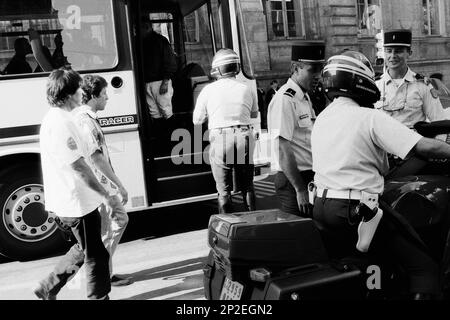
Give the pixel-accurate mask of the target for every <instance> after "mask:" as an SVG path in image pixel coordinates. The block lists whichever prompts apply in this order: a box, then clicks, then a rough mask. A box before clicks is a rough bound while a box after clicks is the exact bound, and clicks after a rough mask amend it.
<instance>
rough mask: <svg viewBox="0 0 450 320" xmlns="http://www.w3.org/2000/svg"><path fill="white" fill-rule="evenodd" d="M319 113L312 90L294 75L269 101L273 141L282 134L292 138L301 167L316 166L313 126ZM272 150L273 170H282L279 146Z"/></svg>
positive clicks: (297, 160) (290, 139) (269, 123)
mask: <svg viewBox="0 0 450 320" xmlns="http://www.w3.org/2000/svg"><path fill="white" fill-rule="evenodd" d="M315 118H316V115H315V113H314V110H313V108H312V104H311V100H310V99H309V97H308V94H304V93H303V91H302V89H301V88H300V87H299V86H298V85H297V84H296V83H295V82H294V81H293V80H291V79H289V80H288V81H287V82H286V84H284V85H283V86H281V88H280V89H279V90H278V91H277V92H276V93H275V95H274V96H273V98H272V101H271V102H270V104H269V110H268V113H267V126H268V129H269V134H270V137H271V139H272V141H276V140H275V139H277V138H278V137H283V138H284V139H286V140H288V141H290V142H291V146H292V150H293V152H294V156H295V161H296V163H297V168H298V170H300V171H305V170H311V169H312V157H311V130H312V127H313V123H314V120H315ZM274 149H275V150H274V152H272V161H271V167H272V170H276V171H281V168H280V164H279V151H278V146H275V147H274Z"/></svg>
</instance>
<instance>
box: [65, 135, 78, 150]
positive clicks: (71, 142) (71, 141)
mask: <svg viewBox="0 0 450 320" xmlns="http://www.w3.org/2000/svg"><path fill="white" fill-rule="evenodd" d="M67 147H68V148H69V149H70V150H77V149H78V146H77V143H76V142H75V140H74V139H73V138H72V137H69V139H67Z"/></svg>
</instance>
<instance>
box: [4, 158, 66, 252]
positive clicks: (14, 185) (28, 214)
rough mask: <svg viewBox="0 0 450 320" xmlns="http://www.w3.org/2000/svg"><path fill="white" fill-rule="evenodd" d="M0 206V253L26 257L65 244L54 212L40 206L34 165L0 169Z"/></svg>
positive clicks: (40, 186) (40, 189)
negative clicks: (0, 170)
mask: <svg viewBox="0 0 450 320" xmlns="http://www.w3.org/2000/svg"><path fill="white" fill-rule="evenodd" d="M0 210H1V217H0V254H2V255H4V256H6V257H8V258H10V259H14V260H30V259H36V258H40V257H44V256H48V255H51V254H54V253H57V252H58V251H60V250H62V249H63V248H65V247H68V242H67V241H65V240H64V239H65V238H64V237H63V232H62V231H61V230H60V229H59V228H58V226H57V225H56V223H55V216H54V214H51V213H48V212H47V211H45V210H44V189H43V183H42V177H41V176H40V169H39V168H38V167H36V166H33V165H31V164H22V165H17V166H15V167H14V168H10V169H7V170H3V171H2V172H0Z"/></svg>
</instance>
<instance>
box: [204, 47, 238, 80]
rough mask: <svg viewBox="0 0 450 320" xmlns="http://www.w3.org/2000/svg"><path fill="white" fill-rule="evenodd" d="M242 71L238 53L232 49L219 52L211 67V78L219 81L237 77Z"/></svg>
mask: <svg viewBox="0 0 450 320" xmlns="http://www.w3.org/2000/svg"><path fill="white" fill-rule="evenodd" d="M240 70H241V65H240V60H239V56H238V55H237V54H236V52H234V51H233V50H231V49H220V50H219V51H217V53H216V54H215V56H214V58H213V61H212V65H211V76H213V77H214V78H217V79H220V78H222V77H230V76H235V75H237V74H238V73H239V71H240Z"/></svg>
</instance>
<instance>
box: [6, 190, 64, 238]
mask: <svg viewBox="0 0 450 320" xmlns="http://www.w3.org/2000/svg"><path fill="white" fill-rule="evenodd" d="M44 208H45V205H44V189H43V187H42V185H37V184H33V185H26V186H22V187H20V188H19V189H17V190H15V191H14V192H12V193H11V195H10V196H9V197H8V200H7V201H6V203H5V206H4V208H3V222H4V224H5V226H6V229H7V230H8V231H9V233H10V234H11V235H12V236H14V237H15V238H17V239H19V240H21V241H29V242H34V241H41V240H43V239H45V238H47V237H49V236H50V235H51V234H52V233H53V232H55V230H56V229H57V226H56V224H55V219H54V215H53V214H51V213H48V212H46V211H45V209H44Z"/></svg>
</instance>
